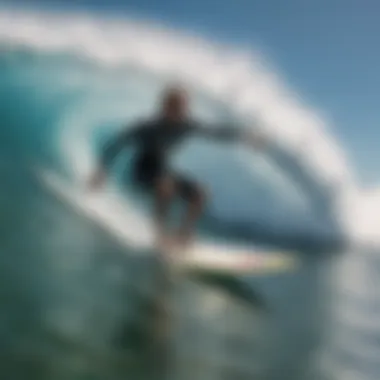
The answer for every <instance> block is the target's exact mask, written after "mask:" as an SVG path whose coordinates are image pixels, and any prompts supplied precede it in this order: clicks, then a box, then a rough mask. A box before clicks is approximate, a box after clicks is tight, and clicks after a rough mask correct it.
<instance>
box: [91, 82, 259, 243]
mask: <svg viewBox="0 0 380 380" xmlns="http://www.w3.org/2000/svg"><path fill="white" fill-rule="evenodd" d="M194 135H198V136H204V137H206V138H211V139H217V140H220V141H231V142H232V141H245V142H247V141H251V140H252V138H251V137H248V136H247V135H246V134H243V133H242V132H240V133H239V131H238V130H237V129H236V128H230V127H223V126H219V127H217V128H212V127H205V126H203V125H202V124H201V123H199V122H197V121H195V120H193V119H191V117H190V115H189V100H188V94H187V92H186V91H185V90H184V89H182V88H177V87H171V88H168V89H167V90H166V91H165V92H164V94H163V97H162V99H161V105H160V110H159V114H158V116H157V117H155V118H152V119H150V120H146V121H141V122H137V123H136V124H135V125H133V126H131V127H129V128H127V129H125V130H123V131H122V132H121V133H120V134H119V135H118V136H116V138H115V139H113V141H111V142H110V143H109V144H107V145H106V147H105V149H104V151H103V154H102V157H101V160H100V165H99V168H98V169H97V171H96V172H95V173H94V174H93V176H92V177H91V178H90V181H89V186H90V188H92V189H95V188H97V187H99V186H101V185H102V183H103V182H104V181H105V178H106V173H107V169H108V168H109V167H110V165H111V164H112V162H113V161H114V160H115V158H116V156H117V155H118V154H119V153H120V152H121V151H122V150H123V148H125V147H127V146H129V145H131V146H134V147H136V148H137V154H136V155H135V158H134V160H133V163H132V173H133V174H132V176H133V182H134V183H135V184H136V185H138V188H139V189H141V190H143V191H146V192H147V193H148V194H150V195H151V196H153V198H154V221H155V226H156V232H157V238H158V244H159V246H160V247H162V246H163V245H164V246H165V245H166V244H168V243H170V241H171V238H170V236H172V234H171V233H169V231H168V226H167V224H168V223H167V222H168V220H167V219H168V212H169V210H170V206H171V205H172V202H173V200H174V199H176V198H177V197H179V198H180V199H181V200H182V201H183V202H184V203H185V204H186V206H187V207H186V212H185V215H184V217H183V220H182V223H181V224H180V226H179V230H178V231H177V232H176V233H175V234H174V235H173V236H175V243H176V244H184V245H186V244H188V243H189V242H190V241H191V239H192V236H193V232H194V230H195V226H196V222H197V220H198V219H199V217H200V215H201V213H202V211H203V209H204V206H205V203H206V198H207V197H206V192H205V189H204V188H203V187H202V185H201V184H199V183H197V182H196V181H194V180H192V179H191V178H189V177H187V176H185V175H183V174H181V173H178V172H175V171H173V170H172V169H171V168H170V165H169V161H170V153H171V152H172V151H173V149H174V148H175V147H177V146H178V145H179V144H180V143H181V142H183V141H184V140H186V139H187V138H188V137H191V136H194ZM257 141H258V140H257V139H256V138H255V139H253V141H252V143H253V144H254V145H256V143H257ZM162 244H163V245H162Z"/></svg>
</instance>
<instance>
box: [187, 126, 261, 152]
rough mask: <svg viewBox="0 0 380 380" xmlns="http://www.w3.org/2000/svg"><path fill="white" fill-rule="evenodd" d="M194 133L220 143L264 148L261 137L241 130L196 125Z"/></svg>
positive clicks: (229, 127) (228, 127) (230, 127)
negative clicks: (235, 143) (234, 143)
mask: <svg viewBox="0 0 380 380" xmlns="http://www.w3.org/2000/svg"><path fill="white" fill-rule="evenodd" d="M194 129H195V132H196V133H197V134H198V135H200V136H203V137H205V138H209V139H212V140H216V141H221V142H240V143H244V144H246V145H248V146H251V147H254V148H255V149H259V148H262V147H263V146H265V145H266V144H265V142H264V139H263V137H262V136H259V135H258V134H257V133H254V132H252V131H248V130H244V129H241V128H236V127H232V126H229V125H226V126H215V127H205V126H200V125H196V126H195V127H194Z"/></svg>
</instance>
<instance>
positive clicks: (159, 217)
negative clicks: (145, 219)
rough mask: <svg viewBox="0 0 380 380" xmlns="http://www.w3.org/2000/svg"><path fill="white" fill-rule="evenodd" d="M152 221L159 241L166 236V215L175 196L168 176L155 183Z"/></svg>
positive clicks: (173, 186)
mask: <svg viewBox="0 0 380 380" xmlns="http://www.w3.org/2000/svg"><path fill="white" fill-rule="evenodd" d="M154 190H155V194H154V198H155V202H154V203H155V209H154V214H155V215H154V221H155V224H156V231H157V234H158V239H159V241H162V240H163V239H166V237H167V236H168V220H167V219H168V213H169V210H170V206H171V203H172V201H173V198H174V196H175V190H176V189H175V183H174V181H173V179H172V178H171V177H170V176H163V177H160V178H158V179H157V180H156V181H155V188H154Z"/></svg>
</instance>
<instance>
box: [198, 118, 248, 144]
mask: <svg viewBox="0 0 380 380" xmlns="http://www.w3.org/2000/svg"><path fill="white" fill-rule="evenodd" d="M192 128H193V130H194V132H195V133H196V135H198V136H202V137H205V138H209V139H213V140H218V141H225V142H235V141H241V140H242V138H243V137H242V133H241V131H240V130H239V129H238V128H233V127H231V126H229V125H218V126H205V125H201V124H198V123H197V124H193V126H192Z"/></svg>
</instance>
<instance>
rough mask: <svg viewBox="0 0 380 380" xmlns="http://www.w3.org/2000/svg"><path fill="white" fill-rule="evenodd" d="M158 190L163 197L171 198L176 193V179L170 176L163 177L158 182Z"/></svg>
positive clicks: (158, 193)
mask: <svg viewBox="0 0 380 380" xmlns="http://www.w3.org/2000/svg"><path fill="white" fill-rule="evenodd" d="M156 192H157V195H158V196H159V197H160V198H161V199H171V198H172V197H173V196H174V194H175V186H174V181H173V180H172V179H171V178H170V177H165V178H161V179H160V180H159V181H158V182H157V183H156Z"/></svg>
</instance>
